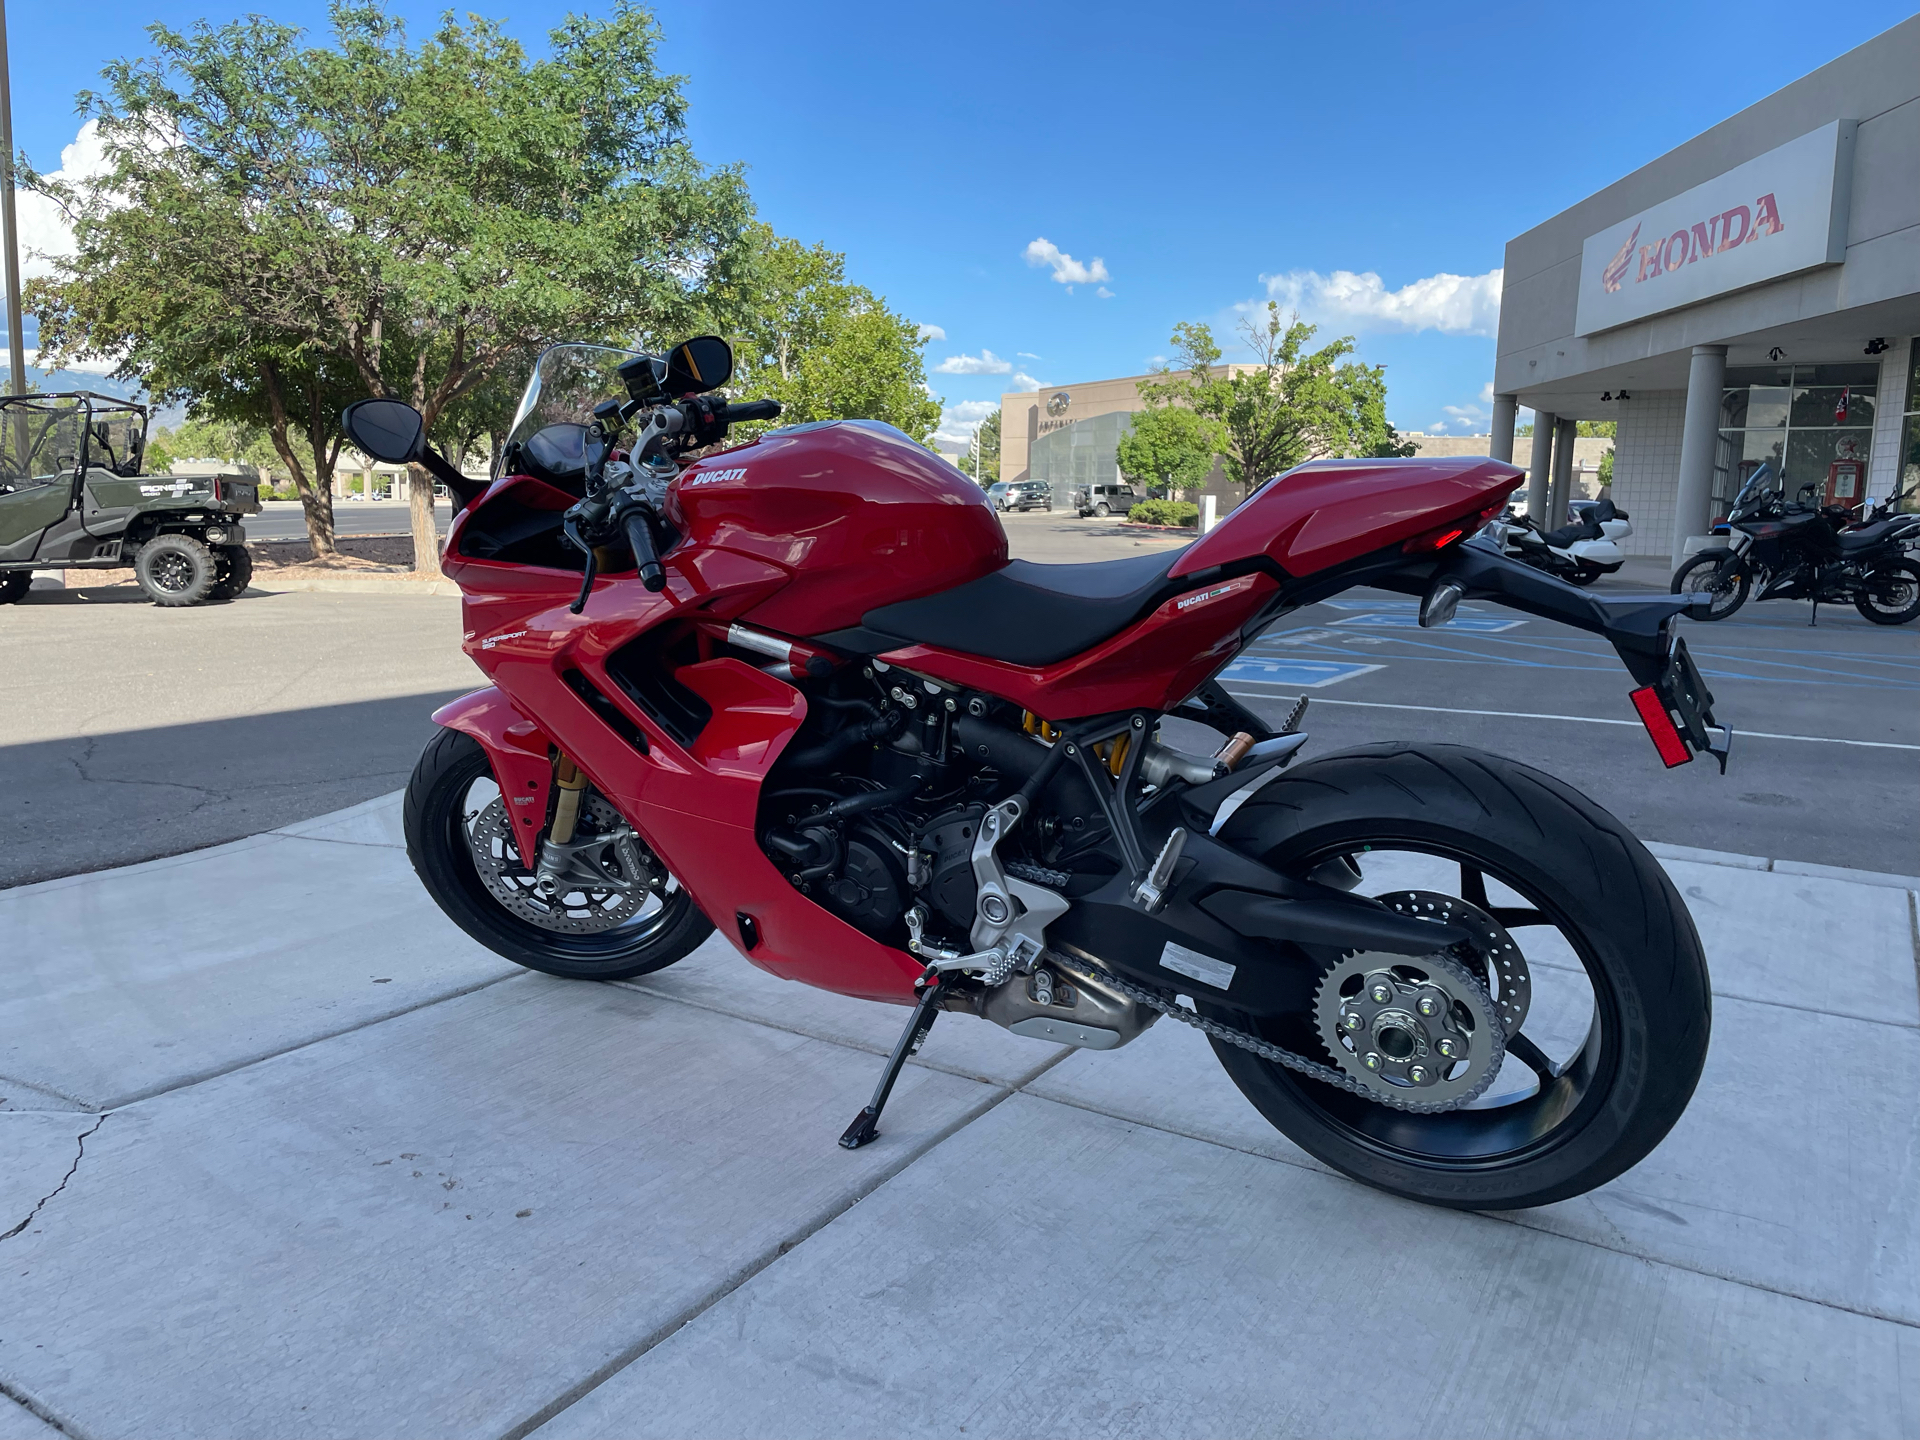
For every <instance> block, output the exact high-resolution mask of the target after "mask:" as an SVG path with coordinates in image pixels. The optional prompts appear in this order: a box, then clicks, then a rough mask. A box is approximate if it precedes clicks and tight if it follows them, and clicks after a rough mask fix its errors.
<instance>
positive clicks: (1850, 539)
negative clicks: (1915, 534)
mask: <svg viewBox="0 0 1920 1440" xmlns="http://www.w3.org/2000/svg"><path fill="white" fill-rule="evenodd" d="M1906 523H1907V517H1906V516H1904V515H1902V516H1897V517H1896V518H1894V519H1892V520H1878V521H1875V522H1874V523H1873V524H1871V525H1862V526H1861V527H1860V528H1859V529H1858V530H1842V531H1841V532H1840V548H1841V549H1842V550H1864V549H1866V548H1867V547H1868V546H1869V545H1878V544H1879V543H1880V542H1881V541H1882V540H1884V539H1886V538H1887V535H1888V534H1889V533H1890V532H1892V531H1894V530H1897V529H1899V528H1900V527H1901V526H1902V525H1904V524H1906Z"/></svg>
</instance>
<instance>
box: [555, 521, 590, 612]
mask: <svg viewBox="0 0 1920 1440" xmlns="http://www.w3.org/2000/svg"><path fill="white" fill-rule="evenodd" d="M560 533H561V534H563V535H565V536H566V537H567V539H568V540H570V541H572V542H573V543H574V544H575V545H576V546H578V547H579V548H580V549H581V550H583V551H584V552H586V557H587V568H586V571H585V573H584V574H582V575H581V577H580V594H579V595H578V596H577V597H576V598H575V599H574V602H573V603H572V604H571V605H569V606H568V607H567V609H568V610H569V611H570V612H572V613H573V614H575V615H578V614H579V613H580V612H581V611H582V610H584V609H586V608H587V596H589V595H591V594H592V593H593V582H594V580H595V579H597V578H598V577H599V574H600V557H599V556H598V555H596V554H594V553H593V546H591V545H589V544H588V543H587V542H586V541H585V540H584V539H583V538H582V537H581V534H580V530H579V527H578V526H577V525H575V524H574V522H573V517H572V516H568V517H567V518H565V519H563V520H562V521H561V522H560Z"/></svg>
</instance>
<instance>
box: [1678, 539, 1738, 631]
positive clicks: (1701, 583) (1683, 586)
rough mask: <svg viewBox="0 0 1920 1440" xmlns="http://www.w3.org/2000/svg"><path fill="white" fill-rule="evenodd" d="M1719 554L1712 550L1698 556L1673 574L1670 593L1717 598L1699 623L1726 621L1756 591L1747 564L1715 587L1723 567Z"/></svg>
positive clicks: (1696, 617) (1700, 616)
mask: <svg viewBox="0 0 1920 1440" xmlns="http://www.w3.org/2000/svg"><path fill="white" fill-rule="evenodd" d="M1719 564H1720V560H1719V555H1718V553H1717V552H1712V551H1709V552H1707V553H1704V554H1700V555H1695V556H1693V557H1692V558H1691V559H1689V560H1688V561H1687V562H1686V564H1684V565H1682V566H1681V567H1680V568H1679V569H1678V570H1676V571H1674V572H1673V584H1672V585H1671V586H1669V587H1668V591H1669V593H1670V594H1674V595H1686V594H1691V593H1694V592H1697V591H1702V590H1704V591H1706V592H1707V593H1709V594H1711V595H1712V596H1713V599H1712V601H1711V602H1709V603H1708V605H1707V613H1706V614H1705V615H1696V616H1694V618H1695V619H1696V620H1724V619H1726V618H1727V617H1728V616H1729V615H1731V614H1733V612H1734V611H1736V610H1738V609H1739V608H1740V607H1741V606H1742V605H1744V604H1746V603H1747V596H1748V595H1749V594H1751V593H1752V590H1753V577H1752V576H1751V575H1749V574H1748V573H1747V567H1746V566H1745V565H1744V564H1741V565H1736V566H1735V567H1734V570H1733V573H1732V574H1731V575H1727V576H1725V577H1724V578H1722V579H1721V580H1720V582H1719V583H1718V584H1717V585H1715V584H1710V583H1709V582H1710V581H1711V580H1712V579H1713V573H1714V571H1715V569H1716V568H1717V567H1718V566H1719Z"/></svg>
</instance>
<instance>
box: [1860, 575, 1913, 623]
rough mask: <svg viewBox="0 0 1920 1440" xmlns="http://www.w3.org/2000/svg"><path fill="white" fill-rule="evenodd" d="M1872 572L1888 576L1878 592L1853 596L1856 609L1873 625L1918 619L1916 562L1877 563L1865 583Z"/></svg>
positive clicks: (1870, 577)
mask: <svg viewBox="0 0 1920 1440" xmlns="http://www.w3.org/2000/svg"><path fill="white" fill-rule="evenodd" d="M1875 575H1882V576H1888V577H1889V579H1888V580H1887V581H1886V582H1885V583H1884V588H1883V590H1882V592H1881V594H1879V595H1861V596H1857V597H1856V598H1855V599H1854V602H1853V606H1854V608H1855V609H1856V610H1858V611H1859V612H1860V613H1861V614H1862V615H1864V616H1866V618H1867V619H1869V620H1871V621H1872V622H1873V623H1874V624H1876V625H1905V624H1907V623H1908V622H1909V621H1911V620H1914V619H1916V618H1920V565H1916V564H1914V563H1913V561H1911V560H1895V561H1892V562H1890V563H1888V564H1884V565H1877V566H1875V567H1874V570H1873V573H1872V574H1871V575H1869V576H1868V583H1870V584H1871V583H1872V580H1873V577H1874V576H1875ZM1902 602H1904V603H1902Z"/></svg>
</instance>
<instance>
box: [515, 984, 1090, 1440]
mask: <svg viewBox="0 0 1920 1440" xmlns="http://www.w3.org/2000/svg"><path fill="white" fill-rule="evenodd" d="M649 993H651V992H649ZM700 1008H703V1009H704V1008H706V1007H704V1006H703V1007H700ZM716 1013H725V1012H716ZM734 1018H736V1019H737V1018H739V1017H737V1016H736V1017H734ZM749 1023H755V1024H757V1023H759V1022H757V1021H754V1022H749ZM775 1028H777V1027H775ZM789 1033H794V1034H798V1033H799V1032H797V1031H794V1032H789ZM807 1038H808V1039H814V1038H817V1037H814V1036H808V1037H807ZM830 1043H831V1042H830ZM848 1048H850V1049H851V1048H855V1047H848ZM1072 1053H1073V1052H1072V1051H1070V1050H1068V1051H1063V1052H1062V1053H1061V1054H1059V1055H1056V1056H1054V1057H1053V1058H1052V1059H1050V1060H1049V1061H1048V1062H1047V1063H1046V1064H1044V1065H1042V1066H1040V1067H1038V1068H1037V1069H1036V1070H1035V1071H1034V1072H1033V1073H1032V1074H1031V1075H1029V1076H1028V1077H1027V1079H1026V1080H1023V1081H1021V1082H1020V1085H1021V1086H1024V1085H1026V1084H1029V1083H1031V1082H1032V1081H1033V1080H1037V1079H1039V1078H1040V1076H1041V1075H1043V1074H1045V1073H1046V1072H1047V1071H1048V1070H1050V1069H1052V1068H1053V1067H1054V1066H1055V1065H1057V1064H1059V1063H1060V1061H1062V1060H1064V1059H1065V1058H1066V1057H1067V1055H1070V1054H1072ZM1019 1093H1021V1091H1020V1086H1009V1085H997V1086H995V1087H994V1093H993V1094H991V1095H989V1096H987V1097H986V1098H985V1099H984V1100H982V1101H981V1102H980V1103H979V1104H977V1105H975V1106H973V1107H972V1108H970V1109H968V1110H967V1111H966V1112H965V1113H964V1114H962V1115H960V1116H959V1117H958V1118H957V1119H955V1120H953V1121H951V1122H950V1123H948V1124H946V1125H943V1126H942V1127H941V1128H940V1129H938V1130H936V1131H934V1132H933V1133H932V1134H931V1135H929V1136H928V1137H927V1138H926V1139H925V1140H923V1141H921V1142H920V1143H919V1144H918V1145H914V1146H911V1147H910V1148H908V1149H907V1150H906V1151H905V1153H903V1154H901V1155H900V1156H898V1157H897V1158H896V1159H894V1160H893V1161H892V1162H890V1163H889V1164H887V1165H885V1166H883V1167H882V1168H881V1169H880V1170H878V1171H876V1172H875V1173H874V1174H873V1175H872V1176H870V1177H869V1178H868V1180H867V1182H866V1183H865V1184H864V1185H862V1186H860V1187H859V1188H858V1189H857V1190H855V1191H854V1192H853V1193H852V1194H851V1195H848V1196H845V1197H844V1198H842V1199H840V1200H836V1201H834V1202H833V1203H831V1204H829V1205H827V1206H825V1207H824V1208H822V1209H821V1210H820V1211H819V1212H817V1213H816V1214H815V1215H814V1216H813V1217H812V1218H811V1219H808V1220H806V1221H804V1222H802V1223H801V1225H800V1227H799V1228H798V1229H797V1230H795V1231H794V1232H793V1233H792V1234H791V1235H789V1236H787V1238H786V1239H784V1240H781V1241H779V1242H778V1243H777V1244H775V1245H772V1246H770V1247H769V1248H767V1249H765V1250H763V1251H761V1252H760V1254H758V1255H756V1256H754V1257H753V1258H752V1259H751V1260H749V1261H748V1262H747V1263H746V1264H745V1265H743V1266H741V1267H740V1269H739V1270H738V1271H736V1272H735V1273H734V1274H733V1275H732V1276H731V1277H729V1278H728V1279H726V1280H723V1281H722V1282H721V1283H720V1284H719V1285H717V1286H715V1287H714V1288H713V1289H712V1290H711V1291H709V1292H708V1293H707V1294H705V1295H703V1296H701V1297H700V1298H699V1299H698V1300H695V1301H694V1302H693V1303H692V1304H690V1305H688V1306H687V1307H686V1308H685V1309H683V1310H682V1311H680V1313H679V1314H677V1315H674V1316H673V1317H671V1318H670V1319H668V1320H666V1321H665V1322H663V1323H662V1324H660V1325H658V1326H656V1327H655V1328H654V1329H653V1330H651V1331H649V1332H648V1333H647V1334H646V1335H644V1336H642V1337H641V1339H640V1340H639V1341H638V1342H637V1343H636V1344H633V1345H631V1346H629V1347H627V1349H625V1350H623V1351H621V1352H620V1353H619V1354H618V1355H616V1356H614V1357H613V1359H611V1360H609V1361H608V1362H607V1363H606V1364H604V1365H602V1366H601V1367H600V1368H599V1369H597V1370H595V1371H594V1372H593V1373H592V1374H590V1375H588V1376H587V1377H586V1378H585V1379H583V1380H581V1381H580V1382H578V1383H577V1384H575V1385H573V1386H571V1387H569V1388H568V1389H567V1390H565V1391H563V1392H562V1393H561V1394H560V1395H558V1396H556V1397H555V1398H554V1399H552V1400H550V1401H548V1402H547V1403H546V1404H545V1405H543V1406H541V1407H540V1408H539V1409H538V1410H536V1411H534V1412H533V1414H531V1415H529V1416H528V1417H527V1418H526V1419H524V1420H522V1421H521V1422H520V1423H519V1424H517V1425H515V1426H513V1427H512V1428H510V1429H508V1430H506V1431H505V1432H503V1433H502V1435H501V1436H500V1440H525V1437H526V1436H528V1435H531V1434H532V1433H533V1432H534V1431H535V1430H538V1429H539V1428H540V1427H541V1426H542V1425H545V1424H546V1423H547V1422H548V1421H549V1420H551V1419H553V1418H554V1417H555V1416H556V1415H558V1414H560V1413H561V1412H562V1411H564V1410H567V1409H569V1408H571V1407H572V1406H574V1405H576V1404H578V1403H579V1402H580V1401H581V1400H583V1399H585V1398H586V1397H587V1396H588V1395H591V1394H592V1393H593V1392H594V1391H595V1390H598V1389H599V1388H600V1387H601V1386H602V1385H604V1384H606V1383H607V1381H609V1380H611V1379H612V1378H613V1377H614V1376H615V1375H618V1374H619V1373H620V1372H621V1371H622V1370H625V1369H626V1368H627V1367H628V1366H630V1365H632V1364H634V1363H635V1362H636V1361H638V1360H640V1359H641V1358H642V1357H643V1356H645V1355H646V1354H647V1352H648V1351H650V1350H652V1349H653V1348H654V1347H655V1346H657V1345H659V1344H660V1343H661V1342H662V1341H665V1340H670V1339H672V1338H673V1336H674V1335H676V1334H678V1333H679V1332H680V1331H681V1330H683V1329H685V1328H686V1327H687V1326H688V1325H691V1324H692V1323H693V1322H694V1321H696V1320H698V1319H699V1318H700V1317H701V1316H702V1315H704V1314H706V1313H707V1311H709V1310H711V1309H712V1308H713V1307H714V1306H716V1305H718V1304H719V1303H720V1302H721V1301H722V1300H725V1299H726V1298H727V1297H728V1296H729V1295H731V1294H733V1292H734V1291H736V1290H738V1289H739V1288H740V1287H741V1286H742V1285H745V1284H746V1283H747V1282H748V1281H749V1280H751V1279H753V1278H754V1276H756V1275H758V1274H759V1273H760V1272H761V1271H763V1270H765V1269H766V1268H767V1267H768V1266H770V1265H772V1264H773V1263H774V1262H775V1261H777V1260H779V1259H780V1258H781V1257H782V1256H784V1255H787V1254H788V1253H790V1252H792V1251H793V1250H796V1249H798V1248H799V1247H800V1246H801V1245H803V1244H805V1243H806V1242H807V1241H808V1240H810V1239H812V1238H813V1237H814V1236H815V1235H817V1234H819V1233H820V1231H822V1230H824V1229H826V1227H827V1226H829V1225H831V1224H832V1223H833V1222H834V1221H835V1220H838V1219H839V1218H840V1217H841V1216H842V1215H844V1214H846V1213H847V1212H848V1211H849V1210H851V1209H852V1208H853V1207H854V1206H856V1205H858V1204H859V1203H860V1202H861V1201H862V1200H865V1199H866V1198H867V1197H868V1196H869V1195H872V1194H873V1193H874V1192H875V1191H877V1190H879V1189H880V1187H881V1186H883V1185H885V1184H886V1183H887V1182H888V1181H890V1180H892V1179H893V1178H894V1177H895V1176H897V1175H899V1174H900V1173H901V1172H903V1171H904V1170H906V1169H907V1168H908V1167H909V1166H911V1165H912V1164H913V1163H914V1162H915V1161H917V1160H919V1159H921V1158H922V1157H923V1156H926V1155H929V1154H931V1153H932V1152H933V1151H935V1150H936V1149H938V1148H939V1147H940V1146H942V1145H944V1144H945V1143H946V1142H947V1141H949V1140H951V1139H952V1138H953V1137H954V1136H955V1135H958V1134H959V1133H960V1132H961V1131H962V1130H964V1129H966V1128H967V1126H969V1125H971V1124H973V1123H974V1122H975V1121H976V1120H979V1119H980V1118H981V1117H982V1116H984V1115H986V1114H988V1113H989V1112H991V1111H993V1110H994V1109H996V1108H998V1107H999V1106H1000V1105H1003V1104H1004V1103H1006V1101H1007V1100H1008V1099H1010V1098H1011V1097H1013V1096H1014V1095H1017V1094H1019Z"/></svg>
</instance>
